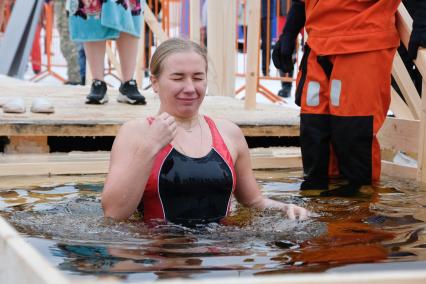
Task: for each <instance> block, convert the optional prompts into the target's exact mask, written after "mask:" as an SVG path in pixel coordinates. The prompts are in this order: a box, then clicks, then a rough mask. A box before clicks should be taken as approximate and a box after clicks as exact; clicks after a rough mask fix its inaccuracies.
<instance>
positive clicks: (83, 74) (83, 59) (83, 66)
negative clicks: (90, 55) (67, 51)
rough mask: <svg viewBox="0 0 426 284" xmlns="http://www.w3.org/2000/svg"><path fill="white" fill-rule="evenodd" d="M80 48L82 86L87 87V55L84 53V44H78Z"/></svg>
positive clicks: (79, 62) (79, 63)
mask: <svg viewBox="0 0 426 284" xmlns="http://www.w3.org/2000/svg"><path fill="white" fill-rule="evenodd" d="M77 48H78V65H79V66H80V69H79V70H80V78H81V84H82V85H86V53H85V52H84V47H83V44H82V43H81V42H80V43H78V44H77Z"/></svg>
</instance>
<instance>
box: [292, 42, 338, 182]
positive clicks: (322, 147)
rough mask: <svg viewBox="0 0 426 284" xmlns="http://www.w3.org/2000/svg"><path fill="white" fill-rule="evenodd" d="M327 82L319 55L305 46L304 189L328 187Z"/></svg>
mask: <svg viewBox="0 0 426 284" xmlns="http://www.w3.org/2000/svg"><path fill="white" fill-rule="evenodd" d="M328 82H329V81H328V78H327V75H326V74H325V72H324V70H323V68H322V67H321V66H320V65H319V64H318V62H317V55H316V54H315V52H313V51H312V50H310V49H309V48H306V50H305V55H304V58H303V59H302V63H301V71H300V72H299V74H298V80H297V91H296V97H297V98H296V99H297V100H300V106H301V113H300V146H301V150H302V163H303V172H304V182H303V183H302V186H301V189H327V188H328V169H329V158H330V139H331V129H330V114H329V100H330V98H329V90H328Z"/></svg>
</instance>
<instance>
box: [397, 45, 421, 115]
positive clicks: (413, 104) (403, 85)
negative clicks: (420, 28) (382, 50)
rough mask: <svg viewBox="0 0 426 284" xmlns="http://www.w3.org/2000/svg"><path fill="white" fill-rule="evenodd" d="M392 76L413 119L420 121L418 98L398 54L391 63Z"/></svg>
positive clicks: (419, 102)
mask: <svg viewBox="0 0 426 284" xmlns="http://www.w3.org/2000/svg"><path fill="white" fill-rule="evenodd" d="M392 75H393V77H394V78H395V81H396V82H397V84H398V86H399V89H400V90H401V92H402V95H403V96H404V99H405V101H406V102H407V104H408V107H409V109H410V111H411V113H412V116H413V118H414V119H420V104H421V101H420V96H419V93H418V92H417V90H416V87H415V86H414V83H413V80H412V79H411V77H410V74H408V71H407V68H405V65H404V62H402V59H401V56H400V55H399V53H398V52H397V53H396V54H395V58H394V61H393V65H392Z"/></svg>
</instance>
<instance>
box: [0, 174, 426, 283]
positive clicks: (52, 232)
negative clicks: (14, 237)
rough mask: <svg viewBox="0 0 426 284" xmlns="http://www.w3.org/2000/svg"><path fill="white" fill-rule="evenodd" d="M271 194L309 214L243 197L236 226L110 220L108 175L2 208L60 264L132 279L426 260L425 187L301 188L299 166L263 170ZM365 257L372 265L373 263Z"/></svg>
mask: <svg viewBox="0 0 426 284" xmlns="http://www.w3.org/2000/svg"><path fill="white" fill-rule="evenodd" d="M257 176H258V182H259V185H260V186H261V187H262V190H263V192H264V194H265V195H267V196H269V197H271V198H273V199H277V200H281V201H284V202H294V203H296V204H299V205H302V206H305V207H307V208H309V209H310V210H311V211H313V212H315V213H317V216H315V217H312V218H310V219H309V220H306V221H290V220H287V219H286V218H285V217H284V216H283V215H282V214H280V213H279V212H257V211H253V210H248V209H244V208H241V207H239V206H237V205H236V202H234V204H235V206H234V208H233V214H232V216H230V217H229V218H228V220H227V223H228V224H229V225H227V226H223V225H217V224H211V225H208V226H204V227H199V228H195V229H189V228H185V227H181V226H176V225H172V224H168V225H164V224H159V225H158V226H153V227H147V226H146V225H144V224H143V223H142V222H140V221H139V220H138V219H137V218H134V219H132V220H130V221H127V222H114V221H112V220H108V219H104V218H103V216H102V210H101V207H100V200H99V196H100V191H101V190H102V185H101V184H65V185H62V186H57V187H40V188H32V189H31V190H29V189H20V188H17V189H13V190H3V191H0V214H1V215H2V216H3V217H5V218H6V219H7V220H8V221H9V222H10V223H11V224H12V225H14V226H15V228H16V229H17V230H18V231H19V232H21V233H22V235H24V236H25V237H26V239H27V240H28V242H29V243H31V244H32V245H33V246H34V247H36V248H37V249H38V250H39V251H41V253H42V254H43V255H44V256H45V257H46V258H47V259H48V260H49V261H50V262H51V263H53V264H54V265H56V266H57V267H58V268H59V269H61V270H63V271H65V272H67V273H68V274H70V275H72V276H74V277H80V278H82V277H85V278H89V279H90V278H101V277H114V278H118V279H121V280H125V281H137V280H138V281H140V280H155V279H166V278H173V277H184V278H214V277H223V276H235V277H238V276H249V275H267V274H284V273H298V272H319V271H358V270H359V271H363V270H377V269H387V270H391V269H393V267H399V268H401V267H404V268H405V269H425V268H426V223H425V220H426V188H425V187H422V186H421V185H419V184H416V183H414V182H410V183H409V182H405V181H399V180H386V179H385V180H384V181H382V183H381V184H378V185H375V186H372V187H363V188H362V190H361V191H360V192H355V193H354V192H352V193H351V194H352V196H345V197H340V196H327V197H324V196H320V193H321V192H320V191H303V192H301V191H299V190H298V188H299V186H300V180H299V178H298V175H296V176H295V177H292V176H291V174H290V175H288V174H285V173H284V172H279V171H277V172H273V173H272V172H257ZM365 264H366V265H365Z"/></svg>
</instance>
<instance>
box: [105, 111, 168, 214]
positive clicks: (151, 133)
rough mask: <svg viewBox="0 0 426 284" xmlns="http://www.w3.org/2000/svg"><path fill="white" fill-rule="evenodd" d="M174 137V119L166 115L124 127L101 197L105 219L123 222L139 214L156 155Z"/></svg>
mask: <svg viewBox="0 0 426 284" xmlns="http://www.w3.org/2000/svg"><path fill="white" fill-rule="evenodd" d="M175 135H176V124H175V120H174V118H173V117H172V116H170V115H168V114H167V113H163V114H161V115H159V116H157V117H156V118H155V120H154V121H153V123H152V124H151V125H149V124H148V122H147V121H137V120H133V121H130V122H128V123H126V124H124V125H123V126H122V127H121V129H120V131H119V133H118V134H117V137H116V139H115V140H114V145H113V147H112V150H111V158H110V166H109V172H108V176H107V178H106V181H105V186H104V189H103V192H102V196H101V198H102V207H103V210H104V214H105V216H106V217H111V218H114V219H117V220H123V219H126V218H129V217H130V216H131V215H132V214H133V213H134V212H135V211H136V209H137V207H138V205H139V202H140V201H141V199H142V196H143V193H144V189H145V186H146V183H147V181H148V178H149V175H150V173H151V169H152V165H153V162H154V159H155V156H156V155H157V153H158V152H159V151H160V150H161V149H162V148H163V147H164V146H165V145H167V144H168V143H169V142H170V141H171V140H172V139H173V137H174V136H175Z"/></svg>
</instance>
